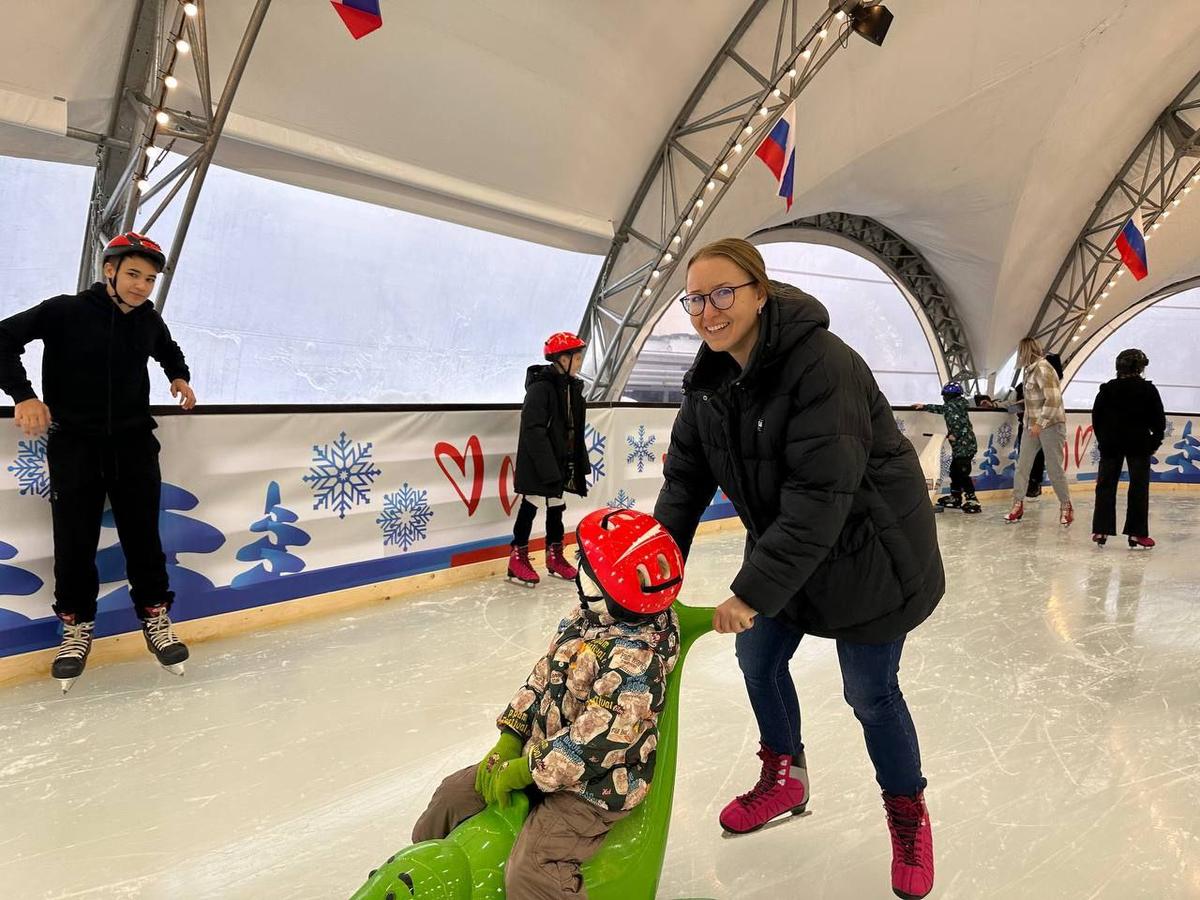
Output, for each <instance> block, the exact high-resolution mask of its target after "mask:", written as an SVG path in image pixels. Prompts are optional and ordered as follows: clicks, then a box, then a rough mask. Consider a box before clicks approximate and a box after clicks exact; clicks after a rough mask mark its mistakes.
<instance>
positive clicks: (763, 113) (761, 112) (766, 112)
mask: <svg viewBox="0 0 1200 900" xmlns="http://www.w3.org/2000/svg"><path fill="white" fill-rule="evenodd" d="M758 114H759V115H760V116H767V115H770V114H771V111H770V110H769V109H767V108H766V107H765V106H764V107H763V108H762V109H760V110H759V111H758Z"/></svg>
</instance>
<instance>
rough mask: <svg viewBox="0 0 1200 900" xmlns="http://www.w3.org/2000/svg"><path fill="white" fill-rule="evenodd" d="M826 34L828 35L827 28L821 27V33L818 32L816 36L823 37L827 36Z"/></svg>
mask: <svg viewBox="0 0 1200 900" xmlns="http://www.w3.org/2000/svg"><path fill="white" fill-rule="evenodd" d="M828 35H829V31H828V29H825V28H822V29H821V33H820V34H819V35H817V36H818V37H822V38H823V37H827V36H828Z"/></svg>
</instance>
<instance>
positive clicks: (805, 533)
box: [654, 282, 945, 643]
mask: <svg viewBox="0 0 1200 900" xmlns="http://www.w3.org/2000/svg"><path fill="white" fill-rule="evenodd" d="M770 288H771V289H770V296H769V299H768V301H767V304H766V307H765V309H764V311H763V319H762V328H761V333H760V336H759V339H758V344H757V346H756V347H755V349H754V351H753V353H752V354H751V357H750V360H749V362H748V363H747V365H746V369H745V371H743V372H740V373H739V371H738V368H737V365H736V363H735V362H734V361H733V359H732V358H731V357H730V356H729V355H728V354H726V353H714V352H712V351H710V350H709V349H708V348H707V347H701V348H700V352H699V353H698V354H697V356H696V361H695V363H694V364H693V366H692V369H691V371H689V372H688V374H687V376H685V378H684V399H683V405H682V407H681V408H680V411H679V415H678V417H677V418H676V420H675V427H674V429H673V430H672V432H671V445H670V448H669V450H668V452H667V460H666V465H665V469H664V474H665V477H666V484H665V485H664V487H663V489H662V491H661V493H660V494H659V496H658V503H657V505H656V506H655V508H654V515H655V517H656V518H657V519H658V520H659V521H660V522H662V523H663V524H664V525H665V526H666V527H667V529H668V530H669V531H670V532H671V534H672V535H673V536H674V537H675V539H676V540H677V541H678V542H679V544H680V546H681V547H682V548H684V553H687V551H688V548H690V546H691V542H692V538H693V537H694V535H695V530H696V525H697V522H698V521H699V519H700V515H701V514H702V513H703V511H704V508H705V507H706V506H707V505H708V503H709V501H710V500H711V499H712V496H713V492H714V490H715V489H716V487H717V486H718V485H719V486H720V487H721V488H722V489H723V490H724V491H725V493H726V494H728V496H729V499H730V500H731V501H732V502H733V505H734V508H735V509H736V510H737V512H738V515H739V516H740V517H741V520H742V523H743V524H744V525H745V526H746V529H747V532H748V535H747V541H746V555H745V559H744V562H743V564H742V569H741V571H740V572H739V573H738V575H737V577H736V578H735V579H734V581H733V584H732V590H733V593H735V594H736V595H738V596H739V597H741V598H742V599H743V600H745V601H746V602H747V603H748V604H750V605H751V606H753V607H754V608H755V609H757V610H758V611H759V612H761V613H765V614H766V615H769V616H780V617H781V618H783V619H784V620H786V621H789V622H790V623H792V624H793V625H795V626H796V627H798V628H799V629H801V630H803V631H805V632H807V633H809V634H816V635H822V636H825V637H833V638H844V639H847V640H851V641H858V642H861V643H884V642H887V641H892V640H895V639H897V638H899V637H901V636H902V635H904V634H906V633H907V632H909V631H910V630H912V629H913V628H915V627H916V626H917V625H919V624H920V623H921V622H922V621H924V620H925V618H926V617H928V616H929V614H930V613H932V612H933V610H934V607H936V606H937V604H938V601H939V600H940V599H941V596H942V593H943V592H944V590H945V575H944V573H943V571H942V558H941V553H940V552H939V550H938V544H937V531H936V526H935V524H934V516H933V510H932V508H931V507H930V505H929V495H928V493H927V489H926V485H925V476H924V474H923V473H922V471H921V466H920V463H919V461H918V459H917V454H916V451H915V450H914V449H913V446H912V444H911V443H909V441H908V439H907V438H905V437H903V436H902V435H901V434H900V432H899V431H898V430H897V428H896V420H895V416H894V415H893V413H892V410H891V409H890V407H889V406H888V403H887V400H886V399H885V398H884V396H883V394H882V393H880V390H879V387H878V386H877V385H876V384H875V379H874V377H873V376H872V375H871V371H870V369H869V368H868V367H867V364H866V363H865V362H863V360H862V358H861V357H860V356H859V355H858V354H857V353H855V352H854V351H853V350H851V349H850V348H849V347H847V346H846V345H845V344H844V343H843V342H842V341H841V340H840V339H839V338H837V337H835V336H834V335H832V334H830V332H829V331H828V326H829V314H828V312H826V310H825V307H823V306H822V305H821V304H820V303H818V302H817V301H816V300H814V299H813V298H812V297H810V296H808V295H807V294H805V293H803V292H802V291H799V290H797V289H796V288H794V287H792V286H791V285H786V284H780V283H778V282H771V286H770Z"/></svg>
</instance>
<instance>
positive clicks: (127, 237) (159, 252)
mask: <svg viewBox="0 0 1200 900" xmlns="http://www.w3.org/2000/svg"><path fill="white" fill-rule="evenodd" d="M133 253H136V254H138V255H139V256H146V257H149V258H150V259H152V260H154V262H155V264H156V265H157V266H158V270H159V271H160V272H161V271H162V270H163V269H164V268H166V265H167V255H166V254H165V253H163V249H162V247H160V246H158V244H156V243H154V241H152V240H150V238H148V237H146V236H145V235H144V234H138V233H137V232H136V231H127V232H125V233H124V234H118V235H117V236H116V237H115V238H113V239H112V240H111V241H109V242H108V244H107V245H105V247H104V261H105V262H108V261H109V260H110V259H120V258H121V257H122V256H129V255H131V254H133Z"/></svg>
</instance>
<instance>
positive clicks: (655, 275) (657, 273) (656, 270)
mask: <svg viewBox="0 0 1200 900" xmlns="http://www.w3.org/2000/svg"><path fill="white" fill-rule="evenodd" d="M660 275H662V272H660V271H658V269H655V270H654V271H653V272H651V273H650V277H651V278H658V276H660Z"/></svg>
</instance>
